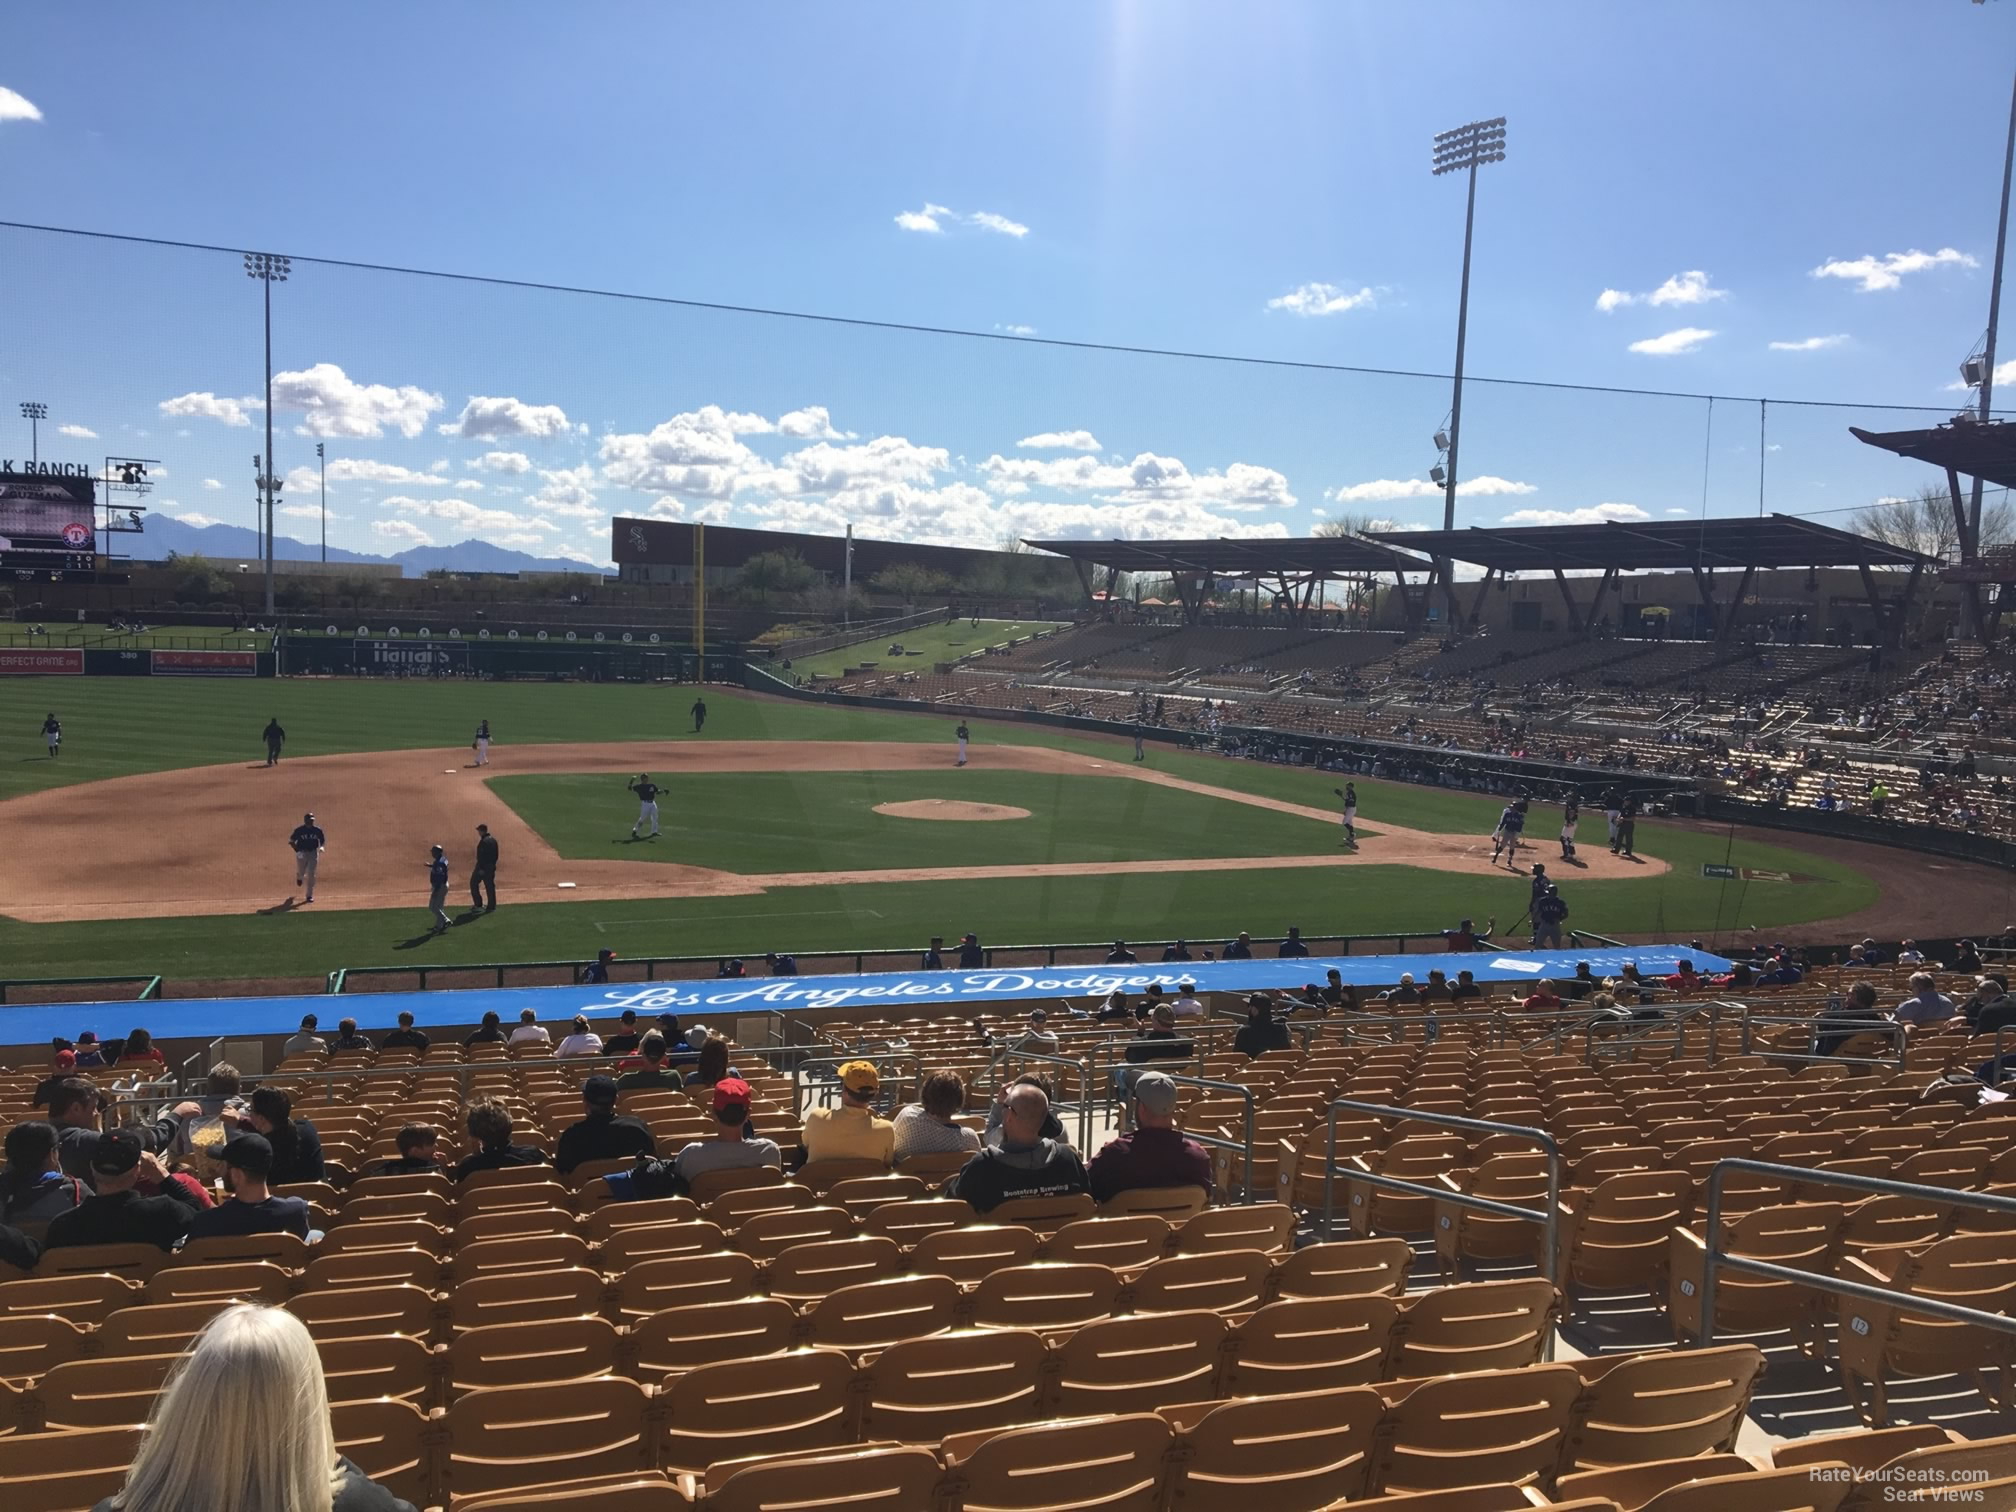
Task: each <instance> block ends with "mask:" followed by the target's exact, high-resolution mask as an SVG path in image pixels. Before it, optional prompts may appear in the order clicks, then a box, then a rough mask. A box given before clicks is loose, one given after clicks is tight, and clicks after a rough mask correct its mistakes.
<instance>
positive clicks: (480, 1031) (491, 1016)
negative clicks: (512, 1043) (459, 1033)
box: [462, 1012, 504, 1049]
mask: <svg viewBox="0 0 2016 1512" xmlns="http://www.w3.org/2000/svg"><path fill="white" fill-rule="evenodd" d="M503 1040H504V1021H503V1020H502V1019H500V1018H498V1017H497V1015H496V1014H495V1013H494V1012H493V1013H485V1014H484V1015H483V1022H482V1023H480V1024H478V1025H477V1026H476V1028H475V1029H474V1030H473V1031H472V1032H471V1033H470V1035H469V1037H468V1038H467V1039H465V1040H464V1041H462V1045H463V1048H464V1049H467V1048H468V1047H469V1046H471V1045H496V1044H501V1043H503Z"/></svg>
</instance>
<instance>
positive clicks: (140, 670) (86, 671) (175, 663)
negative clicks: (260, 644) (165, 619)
mask: <svg viewBox="0 0 2016 1512" xmlns="http://www.w3.org/2000/svg"><path fill="white" fill-rule="evenodd" d="M274 675H275V658H274V655H273V653H272V652H271V651H224V650H145V649H142V650H133V651H111V650H96V649H91V648H86V647H82V646H47V647H39V646H38V647H8V646H0V677H272V676H274Z"/></svg>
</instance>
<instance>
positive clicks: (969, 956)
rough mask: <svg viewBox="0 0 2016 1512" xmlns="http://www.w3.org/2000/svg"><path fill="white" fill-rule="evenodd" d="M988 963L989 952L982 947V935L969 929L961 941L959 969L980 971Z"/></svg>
mask: <svg viewBox="0 0 2016 1512" xmlns="http://www.w3.org/2000/svg"><path fill="white" fill-rule="evenodd" d="M986 964H987V952H986V951H984V950H982V949H981V948H980V936H978V935H977V934H973V933H972V932H971V931H968V932H967V933H966V934H965V935H964V936H963V937H961V939H960V941H959V969H960V970H961V971H978V970H979V969H980V968H981V967H983V966H985V965H986Z"/></svg>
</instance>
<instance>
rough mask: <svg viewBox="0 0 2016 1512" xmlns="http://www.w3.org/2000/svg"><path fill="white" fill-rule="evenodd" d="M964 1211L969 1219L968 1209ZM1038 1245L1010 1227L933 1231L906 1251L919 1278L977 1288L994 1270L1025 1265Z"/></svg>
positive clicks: (1028, 1232) (1032, 1236) (1029, 1232)
mask: <svg viewBox="0 0 2016 1512" xmlns="http://www.w3.org/2000/svg"><path fill="white" fill-rule="evenodd" d="M959 1206H960V1207H962V1208H965V1207H966V1204H965V1203H963V1202H962V1203H960V1204H959ZM884 1211H887V1210H886V1209H885V1210H884ZM966 1211H967V1215H968V1217H969V1218H970V1217H971V1216H972V1209H971V1208H967V1209H966ZM871 1226H872V1223H871ZM1041 1243H1042V1241H1041V1240H1040V1239H1039V1238H1038V1237H1037V1234H1036V1231H1035V1230H1034V1229H1030V1228H1024V1227H1022V1226H1021V1225H1020V1224H1013V1223H972V1224H969V1225H968V1226H966V1227H963V1228H944V1229H933V1230H932V1231H931V1232H929V1233H927V1234H925V1235H923V1236H922V1237H921V1238H919V1239H918V1240H917V1243H916V1245H915V1247H914V1248H913V1249H912V1250H911V1251H910V1269H911V1270H913V1271H915V1272H916V1273H917V1274H918V1275H920V1276H922V1275H933V1276H949V1277H951V1278H952V1279H953V1280H954V1281H956V1282H958V1283H959V1284H960V1285H961V1286H969V1287H970V1286H977V1285H979V1284H980V1282H981V1281H982V1280H984V1279H985V1278H986V1277H988V1276H989V1275H991V1274H993V1273H994V1272H995V1271H997V1270H1003V1269H1005V1268H1007V1267H1008V1266H1011V1265H1027V1264H1028V1263H1029V1262H1030V1261H1032V1260H1034V1259H1035V1258H1036V1255H1037V1251H1038V1247H1039V1246H1040V1244H1041Z"/></svg>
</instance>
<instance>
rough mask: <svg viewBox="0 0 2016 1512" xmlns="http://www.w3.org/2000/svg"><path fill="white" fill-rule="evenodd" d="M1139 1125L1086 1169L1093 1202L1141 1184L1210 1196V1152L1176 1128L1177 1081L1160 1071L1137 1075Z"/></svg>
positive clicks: (1134, 1092)
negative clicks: (1198, 1191) (1197, 1190)
mask: <svg viewBox="0 0 2016 1512" xmlns="http://www.w3.org/2000/svg"><path fill="white" fill-rule="evenodd" d="M1132 1097H1133V1101H1134V1127H1133V1128H1132V1129H1130V1130H1129V1131H1128V1132H1127V1133H1125V1134H1116V1135H1114V1136H1113V1137H1112V1138H1111V1139H1109V1140H1107V1141H1106V1144H1105V1146H1104V1148H1102V1149H1101V1150H1100V1151H1099V1153H1098V1154H1097V1155H1094V1156H1093V1157H1092V1164H1091V1165H1090V1166H1088V1167H1087V1168H1086V1175H1087V1176H1088V1178H1089V1179H1090V1182H1091V1188H1092V1200H1093V1201H1094V1202H1107V1201H1110V1200H1111V1199H1112V1198H1113V1197H1114V1196H1116V1195H1117V1194H1119V1193H1121V1192H1127V1191H1133V1190H1134V1189H1136V1188H1137V1187H1184V1186H1197V1187H1202V1188H1203V1189H1204V1195H1205V1197H1206V1199H1207V1200H1208V1199H1209V1197H1210V1195H1211V1156H1210V1155H1209V1154H1208V1153H1207V1152H1206V1151H1205V1149H1204V1146H1202V1145H1200V1144H1199V1143H1197V1141H1196V1140H1194V1139H1185V1138H1184V1137H1183V1134H1182V1131H1181V1130H1179V1129H1178V1128H1177V1127H1176V1083H1174V1082H1173V1081H1171V1080H1170V1079H1169V1078H1168V1077H1167V1076H1165V1075H1163V1074H1162V1073H1161V1072H1160V1071H1144V1072H1142V1073H1141V1074H1140V1075H1139V1076H1137V1077H1135V1078H1134V1086H1133V1088H1132Z"/></svg>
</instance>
